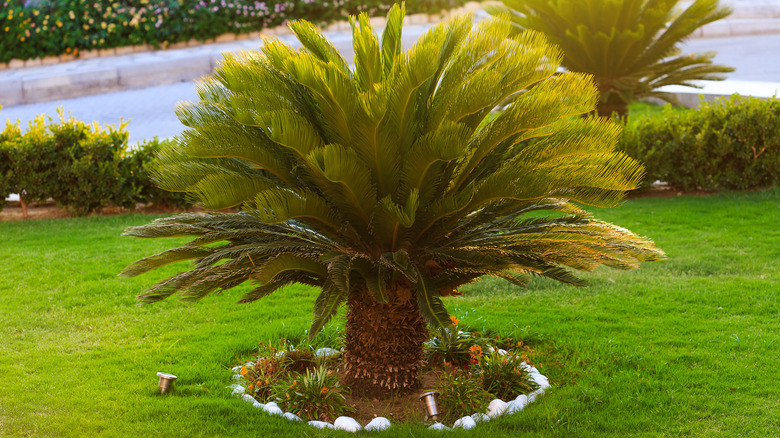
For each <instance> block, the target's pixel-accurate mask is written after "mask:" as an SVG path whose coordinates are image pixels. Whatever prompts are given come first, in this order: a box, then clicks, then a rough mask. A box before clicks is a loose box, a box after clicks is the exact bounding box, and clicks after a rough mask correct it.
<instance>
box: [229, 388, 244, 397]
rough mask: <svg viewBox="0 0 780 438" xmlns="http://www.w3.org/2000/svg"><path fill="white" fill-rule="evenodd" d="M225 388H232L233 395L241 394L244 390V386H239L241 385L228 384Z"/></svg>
mask: <svg viewBox="0 0 780 438" xmlns="http://www.w3.org/2000/svg"><path fill="white" fill-rule="evenodd" d="M226 388H228V389H232V390H233V395H235V396H239V395H241V394H243V393H245V392H246V390H245V389H244V387H243V386H241V385H230V386H226Z"/></svg>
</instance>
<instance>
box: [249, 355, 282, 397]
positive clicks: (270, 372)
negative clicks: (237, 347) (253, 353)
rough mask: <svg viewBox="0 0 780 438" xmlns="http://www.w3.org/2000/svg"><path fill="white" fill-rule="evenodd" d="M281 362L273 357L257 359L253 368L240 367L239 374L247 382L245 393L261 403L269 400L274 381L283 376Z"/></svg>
mask: <svg viewBox="0 0 780 438" xmlns="http://www.w3.org/2000/svg"><path fill="white" fill-rule="evenodd" d="M284 371H285V370H284V367H283V366H282V364H281V361H280V360H279V359H278V358H275V357H262V358H258V360H257V362H255V364H254V366H250V367H247V366H242V367H241V371H240V374H241V376H242V377H243V378H244V380H245V381H246V382H247V384H246V392H247V394H250V395H252V396H253V397H254V398H255V399H257V400H260V401H261V402H265V401H268V400H269V399H270V398H271V392H272V388H273V386H274V385H275V384H276V381H277V380H278V379H279V378H281V377H282V375H283V374H284Z"/></svg>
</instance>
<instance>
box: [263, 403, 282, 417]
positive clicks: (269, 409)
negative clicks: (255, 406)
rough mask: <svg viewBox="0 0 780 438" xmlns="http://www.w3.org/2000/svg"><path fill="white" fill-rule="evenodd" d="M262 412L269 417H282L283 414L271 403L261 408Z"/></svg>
mask: <svg viewBox="0 0 780 438" xmlns="http://www.w3.org/2000/svg"><path fill="white" fill-rule="evenodd" d="M274 404H275V403H274ZM263 410H264V411H265V412H267V413H268V414H269V415H284V412H283V411H282V410H281V409H279V407H278V406H274V405H272V404H271V403H266V404H265V406H263Z"/></svg>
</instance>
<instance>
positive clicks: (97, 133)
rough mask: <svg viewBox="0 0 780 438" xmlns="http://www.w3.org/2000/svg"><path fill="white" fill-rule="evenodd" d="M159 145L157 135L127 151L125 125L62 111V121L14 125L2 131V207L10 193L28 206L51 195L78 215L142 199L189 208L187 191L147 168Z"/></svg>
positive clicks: (0, 177) (0, 135) (129, 204)
mask: <svg viewBox="0 0 780 438" xmlns="http://www.w3.org/2000/svg"><path fill="white" fill-rule="evenodd" d="M160 147H161V142H160V141H158V140H157V139H155V140H152V141H148V142H144V143H141V144H139V145H137V146H136V147H135V148H134V149H132V150H128V145H127V132H126V131H125V130H124V126H120V127H119V129H118V130H117V129H114V128H113V127H107V128H105V129H103V128H101V127H100V126H98V125H97V124H96V123H95V124H86V123H84V122H81V121H77V120H75V119H74V118H73V117H71V118H69V119H65V118H64V117H63V115H62V112H60V120H59V122H58V123H53V122H52V121H51V120H49V121H48V123H47V121H46V120H45V118H44V116H39V117H37V118H36V119H35V120H33V121H32V122H31V123H30V125H29V127H28V129H27V131H26V132H24V133H22V130H21V128H20V127H19V125H18V123H17V124H10V123H9V124H8V125H6V127H5V129H4V130H3V131H2V132H0V210H2V208H3V207H4V206H5V199H6V198H7V197H8V195H9V194H11V193H18V194H19V195H20V197H21V200H22V202H23V203H24V204H25V205H26V204H29V203H32V202H41V201H45V200H47V199H49V198H52V199H54V200H55V201H56V202H57V204H58V205H60V206H61V207H63V208H66V209H68V210H69V211H70V212H71V213H73V214H76V215H85V214H88V213H91V212H93V211H96V210H99V209H101V208H103V207H105V206H107V205H114V206H119V207H126V208H133V207H135V204H136V203H139V202H140V203H149V202H154V203H155V204H157V205H168V206H174V207H179V208H186V207H188V206H190V205H191V203H190V201H189V200H188V199H186V198H185V197H184V195H183V194H181V193H171V192H166V191H164V190H161V189H158V188H156V187H154V185H153V184H152V182H151V181H150V180H149V176H148V174H147V172H146V167H145V166H146V165H147V163H149V162H150V161H151V159H152V157H153V154H154V153H155V151H156V150H158V149H159V148H160Z"/></svg>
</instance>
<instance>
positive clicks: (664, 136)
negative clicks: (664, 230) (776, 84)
mask: <svg viewBox="0 0 780 438" xmlns="http://www.w3.org/2000/svg"><path fill="white" fill-rule="evenodd" d="M618 147H619V148H620V149H622V150H623V151H624V152H626V153H627V154H628V155H630V156H631V157H633V158H635V159H638V160H639V161H642V162H643V163H644V164H645V168H646V171H647V175H646V178H645V179H646V183H647V185H649V184H650V183H652V182H653V181H656V180H660V181H664V182H667V183H669V184H670V185H671V186H672V187H674V188H677V189H681V190H730V189H737V190H744V189H753V188H765V187H769V186H772V185H774V184H778V182H780V179H779V178H780V99H777V98H772V99H767V100H763V99H759V98H754V97H742V96H739V95H733V96H731V97H730V98H728V99H725V98H724V99H720V100H717V101H715V102H712V103H708V102H705V101H703V100H702V102H701V103H700V105H699V108H698V109H697V110H690V111H682V112H681V111H674V110H673V109H672V108H671V107H669V106H667V107H666V108H664V110H663V111H662V113H661V114H656V115H653V116H645V117H636V118H633V119H632V120H630V121H629V122H628V124H627V125H626V126H625V127H624V130H623V136H622V138H621V141H620V144H619V146H618Z"/></svg>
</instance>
